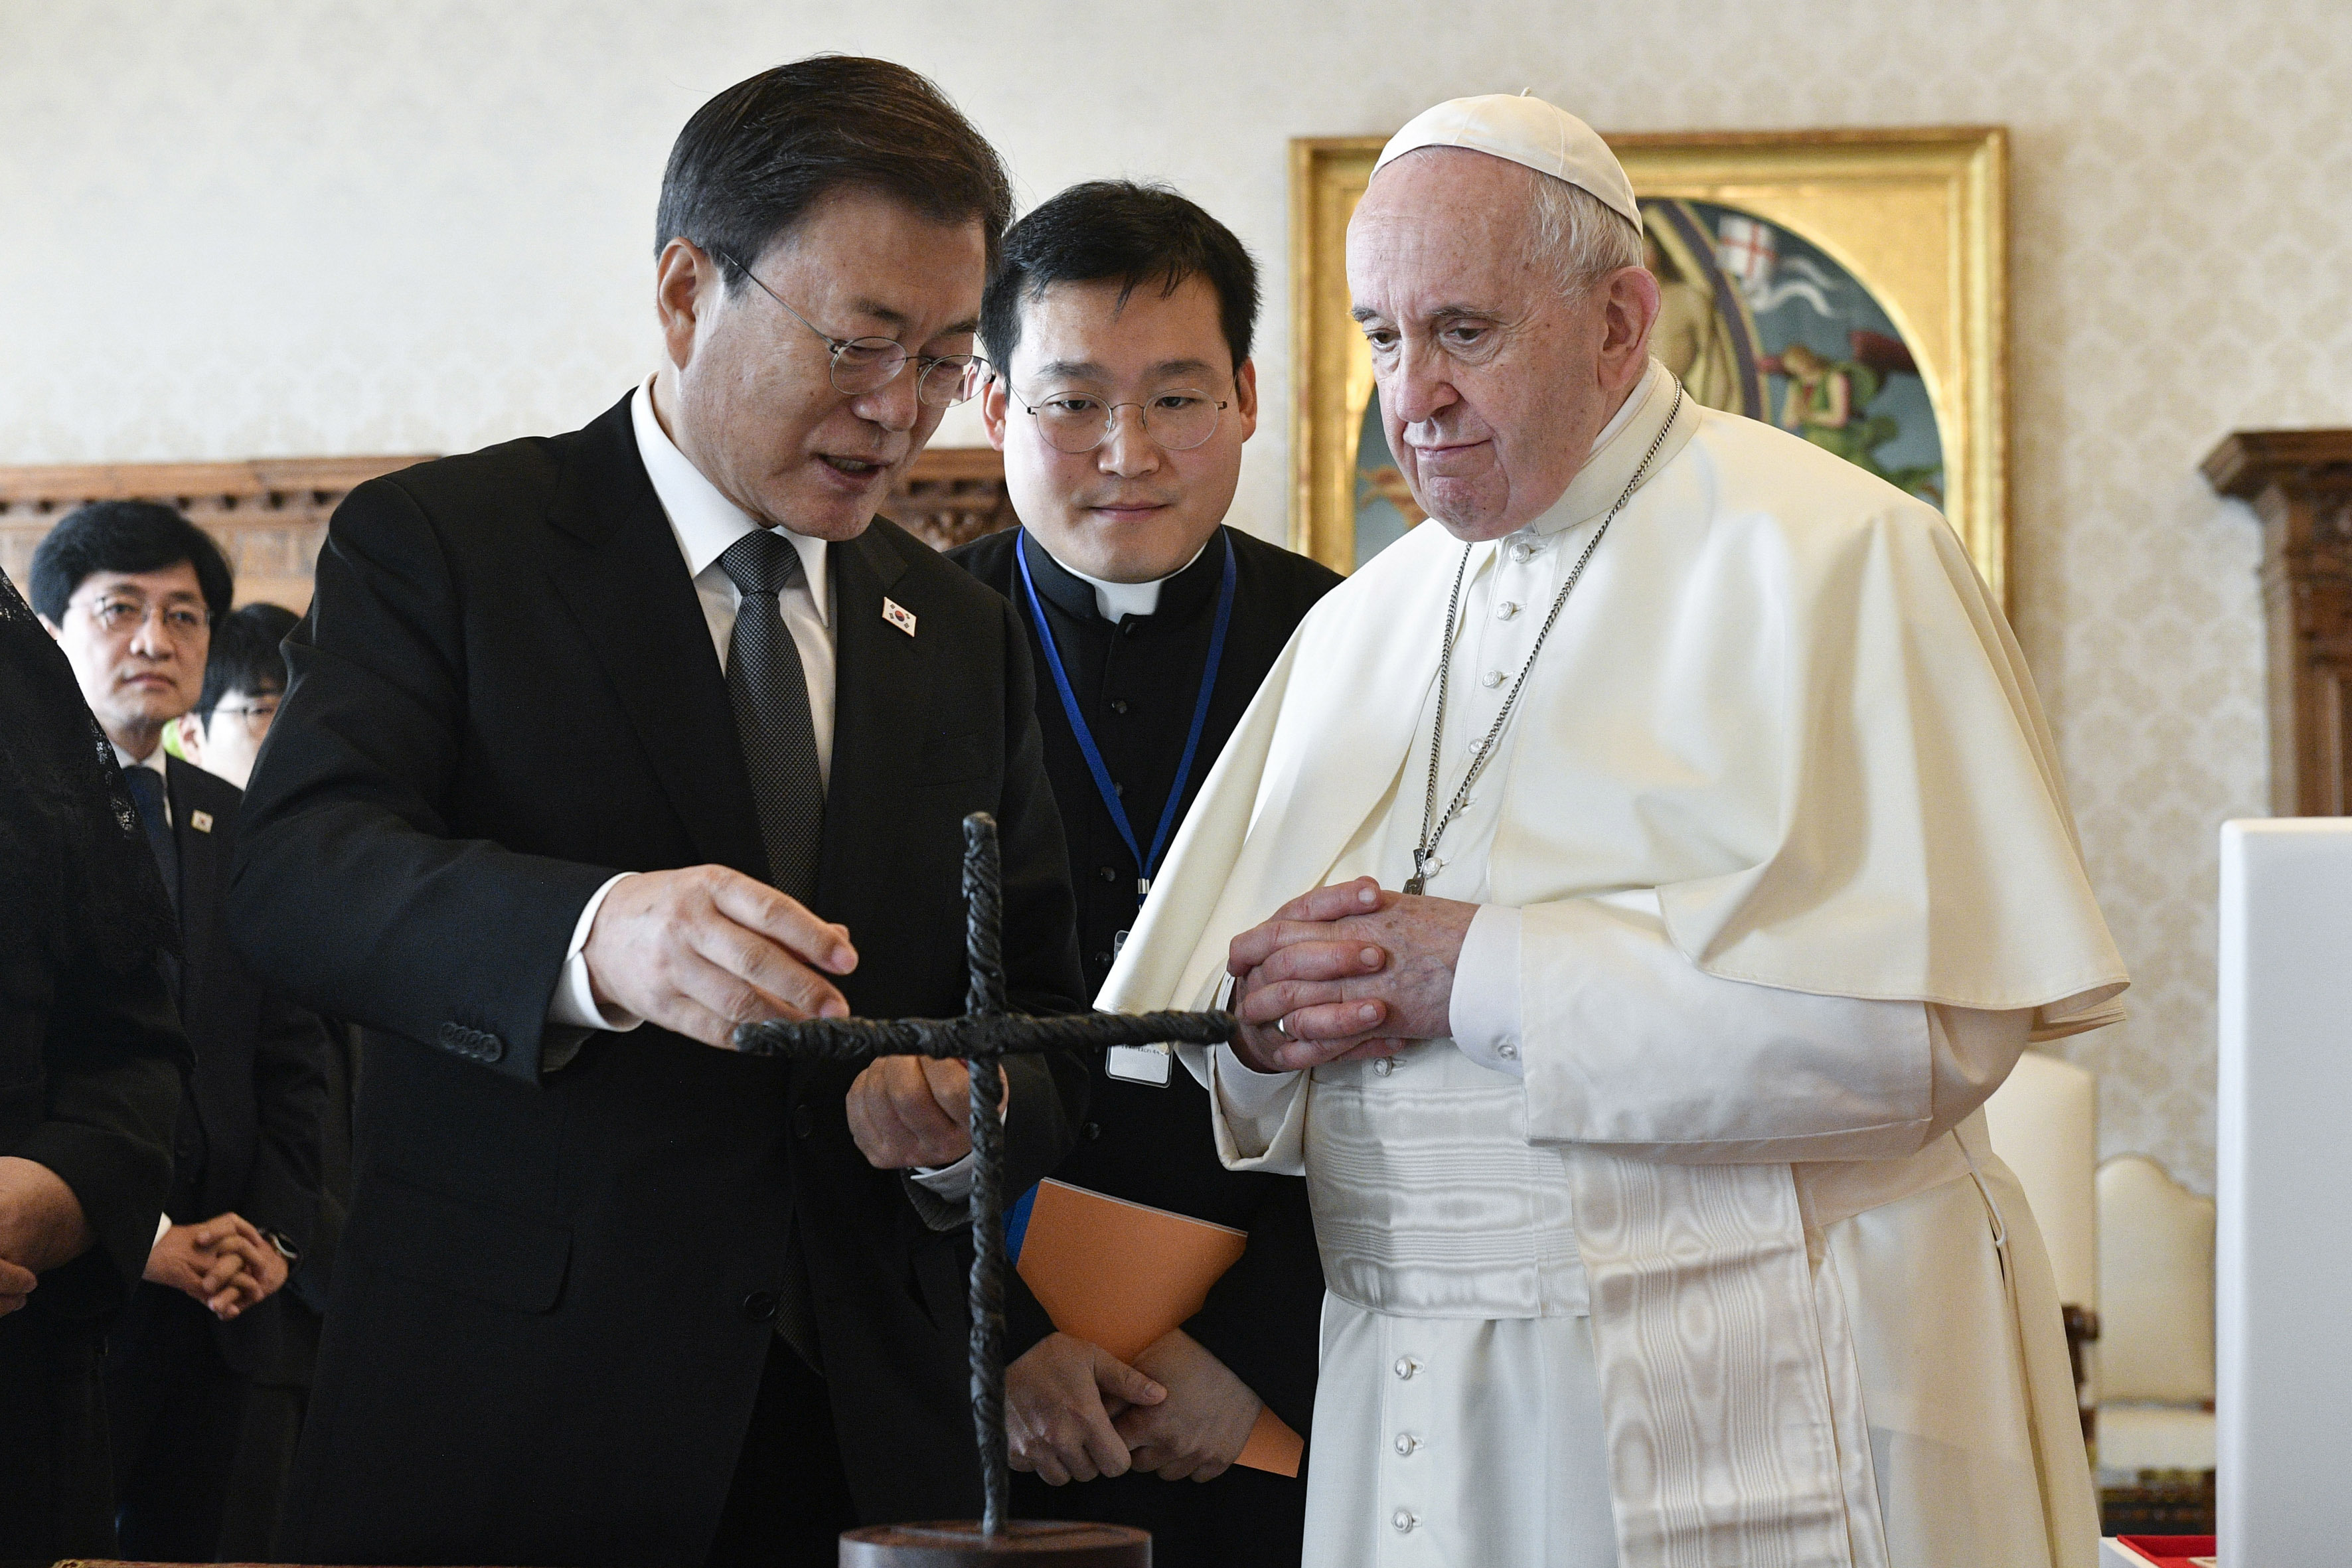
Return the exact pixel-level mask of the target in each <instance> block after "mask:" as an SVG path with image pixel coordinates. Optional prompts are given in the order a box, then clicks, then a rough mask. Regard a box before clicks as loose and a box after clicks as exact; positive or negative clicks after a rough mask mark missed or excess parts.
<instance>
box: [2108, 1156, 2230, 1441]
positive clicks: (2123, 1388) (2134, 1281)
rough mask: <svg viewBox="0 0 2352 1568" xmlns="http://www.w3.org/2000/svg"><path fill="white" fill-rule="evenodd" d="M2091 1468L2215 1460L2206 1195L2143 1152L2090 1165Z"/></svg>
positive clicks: (2208, 1204) (2208, 1206)
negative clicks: (2095, 1452) (2094, 1437)
mask: <svg viewBox="0 0 2352 1568" xmlns="http://www.w3.org/2000/svg"><path fill="white" fill-rule="evenodd" d="M2098 1191H2099V1284H2100V1301H2101V1306H2100V1318H2101V1321H2102V1325H2103V1331H2102V1332H2101V1335H2100V1339H2099V1371H2100V1381H2099V1391H2100V1399H2099V1426H2098V1433H2099V1468H2101V1469H2102V1470H2105V1471H2110V1472H2117V1471H2120V1472H2125V1473H2135V1472H2137V1471H2141V1470H2189V1471H2200V1470H2210V1469H2211V1468H2213V1200H2212V1199H2210V1198H2200V1197H2199V1196H2198V1195H2197V1194H2194V1193H2191V1192H2189V1190H2188V1189H2187V1188H2185V1187H2183V1186H2181V1185H2180V1184H2179V1183H2177V1182H2175V1181H2174V1180H2173V1179H2172V1177H2171V1175H2170V1173H2168V1172H2167V1171H2166V1170H2165V1168H2164V1167H2163V1166H2162V1165H2159V1164H2158V1163H2156V1162H2155V1161H2154V1160H2151V1159H2149V1158H2148V1157H2147V1156H2146V1155H2145V1154H2118V1155H2117V1156H2116V1158H2114V1159H2112V1160H2109V1161H2108V1162H2107V1163H2105V1164H2103V1165H2101V1166H2100V1167H2099V1173H2098Z"/></svg>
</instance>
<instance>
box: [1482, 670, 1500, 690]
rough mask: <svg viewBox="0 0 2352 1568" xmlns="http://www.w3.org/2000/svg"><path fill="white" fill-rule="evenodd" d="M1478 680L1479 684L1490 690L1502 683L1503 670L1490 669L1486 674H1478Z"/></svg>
mask: <svg viewBox="0 0 2352 1568" xmlns="http://www.w3.org/2000/svg"><path fill="white" fill-rule="evenodd" d="M1478 681H1479V684H1480V685H1482V686H1484V687H1486V689H1488V690H1489V691H1491V690H1493V689H1495V688H1496V687H1497V686H1500V685H1502V684H1503V672H1502V671H1501V670H1499V669H1490V670H1488V671H1487V672H1486V674H1484V675H1482V676H1480V677H1479V678H1478Z"/></svg>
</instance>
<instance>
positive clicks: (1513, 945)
mask: <svg viewBox="0 0 2352 1568" xmlns="http://www.w3.org/2000/svg"><path fill="white" fill-rule="evenodd" d="M1520 923H1521V922H1520V920H1519V911H1518V910H1517V909H1514V908H1513V907H1511V906H1510V905H1508V904H1481V905H1480V906H1478V912H1477V913H1476V914H1475V915H1474V916H1472V917H1471V921H1470V929H1469V931H1466V932H1465V933H1464V935H1463V938H1462V952H1461V953H1460V955H1459V956H1458V957H1456V958H1455V959H1454V994H1453V995H1452V997H1451V998H1450V999H1449V1000H1448V1001H1447V1004H1446V1011H1447V1012H1448V1013H1449V1014H1450V1015H1451V1016H1452V1018H1453V1027H1454V1046H1455V1047H1457V1048H1459V1049H1460V1051H1461V1052H1462V1054H1463V1055H1464V1056H1465V1057H1468V1058H1470V1059H1471V1060H1472V1061H1474V1062H1476V1063H1477V1064H1478V1065H1479V1066H1480V1067H1482V1068H1489V1069H1491V1070H1493V1071H1495V1072H1499V1073H1505V1074H1507V1075H1509V1076H1510V1077H1512V1078H1525V1077H1527V1075H1528V1069H1527V1064H1526V1063H1524V1062H1522V1061H1521V1060H1520V1059H1519V1033H1520V1008H1519V927H1520Z"/></svg>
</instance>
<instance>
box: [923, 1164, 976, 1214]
mask: <svg viewBox="0 0 2352 1568" xmlns="http://www.w3.org/2000/svg"><path fill="white" fill-rule="evenodd" d="M972 1159H973V1156H971V1155H970V1154H966V1155H965V1156H964V1157H963V1158H962V1159H961V1160H958V1161H957V1162H956V1163H954V1164H952V1165H918V1166H916V1167H915V1168H914V1169H913V1170H911V1171H909V1172H908V1173H907V1174H908V1176H909V1177H910V1178H912V1179H913V1181H914V1184H915V1185H917V1186H919V1187H920V1188H922V1189H923V1190H924V1191H925V1192H927V1193H929V1194H932V1195H934V1196H936V1197H940V1198H943V1199H945V1200H946V1201H947V1202H949V1203H951V1204H960V1203H965V1202H968V1201H970V1199H971V1175H972V1169H973V1167H972Z"/></svg>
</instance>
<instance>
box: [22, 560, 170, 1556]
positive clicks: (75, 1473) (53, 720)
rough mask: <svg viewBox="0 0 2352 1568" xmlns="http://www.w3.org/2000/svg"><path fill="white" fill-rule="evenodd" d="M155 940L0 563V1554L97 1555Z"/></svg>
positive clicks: (159, 1156) (159, 945)
mask: <svg viewBox="0 0 2352 1568" xmlns="http://www.w3.org/2000/svg"><path fill="white" fill-rule="evenodd" d="M177 947H178V933H177V929H176V926H175V924H174V921H173V915H172V909H171V905H170V902H169V900H167V899H166V897H165V894H164V890H163V879H162V878H161V876H160V875H159V874H158V873H157V871H156V868H155V859H154V855H153V853H152V850H150V849H149V848H148V847H147V840H146V837H145V835H144V833H143V832H142V829H141V826H140V824H139V819H138V816H137V814H136V812H135V810H134V808H133V807H132V805H131V796H130V795H129V793H128V792H127V791H126V790H125V789H124V788H123V784H122V775H121V772H120V771H119V770H118V769H117V767H116V765H115V761H114V752H113V749H112V748H111V747H110V746H109V745H108V744H107V741H106V736H105V735H104V733H103V732H102V731H100V729H99V727H98V721H97V720H96V719H94V718H93V717H92V716H91V714H90V711H89V705H88V704H87V703H86V702H85V701H84V700H82V695H81V690H80V688H79V686H77V685H76V684H75V681H74V677H73V670H72V668H71V667H70V666H68V664H67V662H66V658H65V655H64V653H63V652H62V651H60V650H59V649H58V646H57V644H56V642H55V641H54V640H53V639H52V638H51V637H50V636H49V635H48V632H47V629H46V628H45V627H44V626H42V625H41V623H40V622H39V621H38V620H37V618H36V617H35V616H34V615H33V612H32V611H31V610H30V609H28V608H27V607H26V604H25V601H24V599H23V598H22V597H21V596H19V595H18V594H17V592H16V584H13V583H11V582H10V581H9V580H8V578H7V576H6V574H5V573H0V1542H5V1547H0V1556H6V1557H34V1556H42V1557H50V1556H57V1555H61V1554H102V1553H105V1552H110V1551H111V1549H112V1546H113V1542H114V1521H113V1506H112V1486H111V1482H110V1478H109V1476H108V1474H107V1460H106V1453H107V1447H106V1428H105V1415H104V1405H103V1403H102V1401H101V1398H100V1385H99V1382H98V1358H99V1353H100V1334H101V1333H102V1332H103V1331H104V1328H105V1324H106V1321H107V1319H108V1318H109V1317H110V1316H111V1314H112V1313H113V1311H114V1310H115V1309H116V1308H117V1307H119V1306H120V1305H121V1302H122V1301H123V1300H124V1299H125V1298H126V1297H127V1295H128V1294H129V1292H130V1290H131V1288H132V1287H133V1286H135V1285H136V1284H137V1283H138V1281H139V1278H140V1275H141V1272H142V1270H143V1269H144V1268H145V1266H146V1261H147V1252H148V1249H149V1247H151V1246H152V1243H153V1240H154V1232H155V1221H156V1216H157V1215H160V1214H161V1213H162V1211H163V1195H164V1192H165V1189H166V1187H167V1186H168V1184H169V1183H170V1179H171V1142H170V1140H171V1132H172V1123H173V1117H174V1115H175V1114H176V1113H177V1111H178V1109H179V1102H180V1093H181V1087H182V1075H183V1072H184V1067H185V1063H186V1058H187V1043H186V1040H185V1039H184V1037H183V1036H182V1035H181V1033H180V1026H179V1021H178V1019H177V1018H176V1016H174V1014H173V1006H172V1002H171V997H170V994H169V993H168V991H167V990H166V989H165V985H164V981H163V974H162V973H161V971H160V969H159V968H158V963H159V961H160V959H161V956H162V955H163V953H164V952H170V951H175V950H176V949H177Z"/></svg>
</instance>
